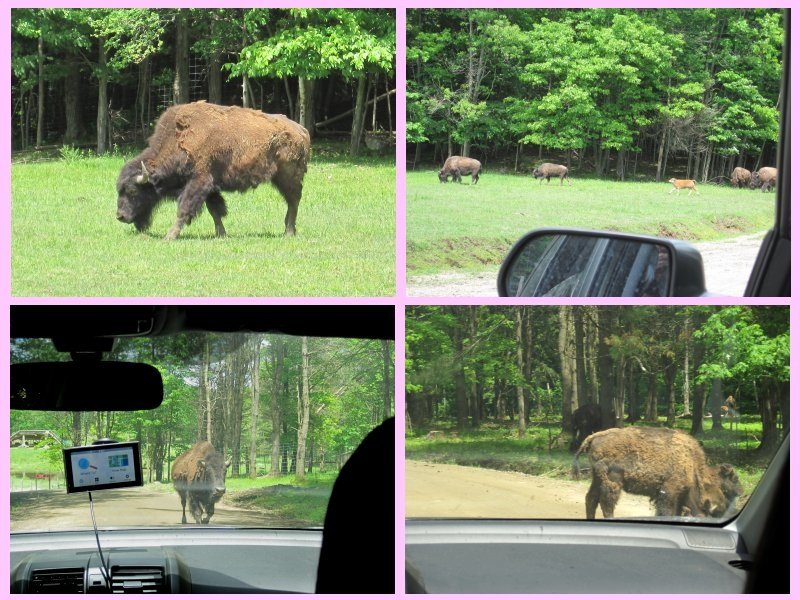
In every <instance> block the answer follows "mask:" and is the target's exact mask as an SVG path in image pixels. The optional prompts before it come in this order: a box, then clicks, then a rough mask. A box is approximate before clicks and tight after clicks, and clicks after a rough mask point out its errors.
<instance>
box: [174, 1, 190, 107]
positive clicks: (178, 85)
mask: <svg viewBox="0 0 800 600" xmlns="http://www.w3.org/2000/svg"><path fill="white" fill-rule="evenodd" d="M172 98H173V101H174V103H175V104H186V103H187V102H189V23H188V9H185V8H180V9H178V14H177V15H176V17H175V79H174V80H173V82H172Z"/></svg>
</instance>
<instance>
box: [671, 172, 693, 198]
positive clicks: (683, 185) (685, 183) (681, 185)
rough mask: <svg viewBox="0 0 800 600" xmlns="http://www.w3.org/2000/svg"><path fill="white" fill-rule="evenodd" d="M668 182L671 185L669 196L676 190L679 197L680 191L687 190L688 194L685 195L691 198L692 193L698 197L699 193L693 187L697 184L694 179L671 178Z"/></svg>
mask: <svg viewBox="0 0 800 600" xmlns="http://www.w3.org/2000/svg"><path fill="white" fill-rule="evenodd" d="M669 182H670V183H671V184H672V189H671V190H670V191H669V193H670V194H671V193H672V192H674V191H676V190H677V192H678V195H680V193H681V190H684V189H688V190H689V193H688V194H687V195H688V196H691V195H692V192H694V193H695V194H697V195H698V196H699V195H700V192H698V191H697V188H696V187H695V185H697V182H696V181H695V180H694V179H675V178H674V177H673V178H672V179H670V180H669Z"/></svg>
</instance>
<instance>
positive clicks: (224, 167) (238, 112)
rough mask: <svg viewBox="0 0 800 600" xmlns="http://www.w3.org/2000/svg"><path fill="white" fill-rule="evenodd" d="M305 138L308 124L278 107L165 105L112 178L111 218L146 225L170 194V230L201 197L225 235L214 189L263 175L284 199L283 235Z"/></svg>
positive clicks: (299, 178)
mask: <svg viewBox="0 0 800 600" xmlns="http://www.w3.org/2000/svg"><path fill="white" fill-rule="evenodd" d="M310 155H311V142H310V138H309V135H308V132H307V131H306V130H305V128H303V127H302V126H300V125H299V124H297V123H295V122H294V121H291V120H289V119H287V118H286V117H285V116H283V115H268V114H265V113H263V112H260V111H257V110H251V109H249V108H241V107H238V106H217V105H216V104H208V103H207V102H194V103H192V104H180V105H178V106H172V107H170V108H168V109H167V110H166V111H165V112H164V114H162V115H161V117H160V118H159V119H158V123H157V124H156V129H155V132H154V133H153V135H152V136H151V137H150V141H149V146H148V147H147V148H146V149H145V150H144V151H143V152H142V153H141V154H139V156H137V157H136V158H134V159H133V160H131V161H130V162H128V163H127V164H126V165H125V166H124V167H122V171H121V172H120V174H119V178H118V179H117V193H118V194H119V196H118V199H117V219H119V220H120V221H122V222H123V223H133V224H134V225H135V226H136V229H137V230H138V231H144V230H146V229H147V228H148V227H149V226H150V222H151V219H152V215H153V209H155V207H156V205H157V204H158V203H159V202H160V201H161V200H162V199H163V198H165V197H174V198H177V199H178V217H177V220H176V221H175V225H173V226H172V229H170V230H169V233H167V235H166V238H165V239H168V240H174V239H175V238H177V237H178V235H179V234H180V232H181V229H183V227H184V225H188V224H189V223H191V222H192V219H194V218H195V217H196V216H197V215H198V214H199V213H200V211H201V210H202V209H203V204H205V205H206V206H207V207H208V212H209V213H211V217H212V218H213V219H214V226H215V228H216V232H217V236H219V237H222V236H224V235H225V227H223V225H222V217H224V216H225V215H226V214H227V209H226V207H225V200H224V199H223V198H222V195H221V194H220V192H221V191H239V192H242V191H245V190H247V189H250V188H254V187H256V186H258V185H259V184H262V183H264V182H267V181H271V182H272V184H273V185H275V187H277V188H278V191H279V192H280V193H281V195H282V196H283V198H284V199H285V200H286V204H287V209H286V219H285V230H284V234H285V235H294V233H295V220H296V218H297V207H298V205H299V204H300V196H301V195H302V191H303V177H304V175H305V173H306V167H307V164H308V159H309V156H310Z"/></svg>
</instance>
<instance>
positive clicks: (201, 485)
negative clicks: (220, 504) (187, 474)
mask: <svg viewBox="0 0 800 600" xmlns="http://www.w3.org/2000/svg"><path fill="white" fill-rule="evenodd" d="M230 465H231V461H230V460H225V459H224V458H223V457H222V455H221V454H219V453H218V452H214V453H213V454H209V455H207V456H206V457H205V458H201V459H200V460H198V461H197V469H198V472H199V474H200V476H199V477H198V481H197V484H198V485H197V488H198V489H200V490H202V491H204V492H208V493H209V494H210V496H211V500H212V501H214V502H216V501H217V500H219V499H220V498H222V496H223V494H224V493H225V474H226V472H227V470H228V467H229V466H230Z"/></svg>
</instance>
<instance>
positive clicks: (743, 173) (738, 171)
mask: <svg viewBox="0 0 800 600" xmlns="http://www.w3.org/2000/svg"><path fill="white" fill-rule="evenodd" d="M751 176H752V173H750V171H748V170H747V169H745V168H744V167H736V168H735V169H734V170H733V171H731V185H732V186H733V187H735V188H743V187H748V186H749V185H750V177H751Z"/></svg>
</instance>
